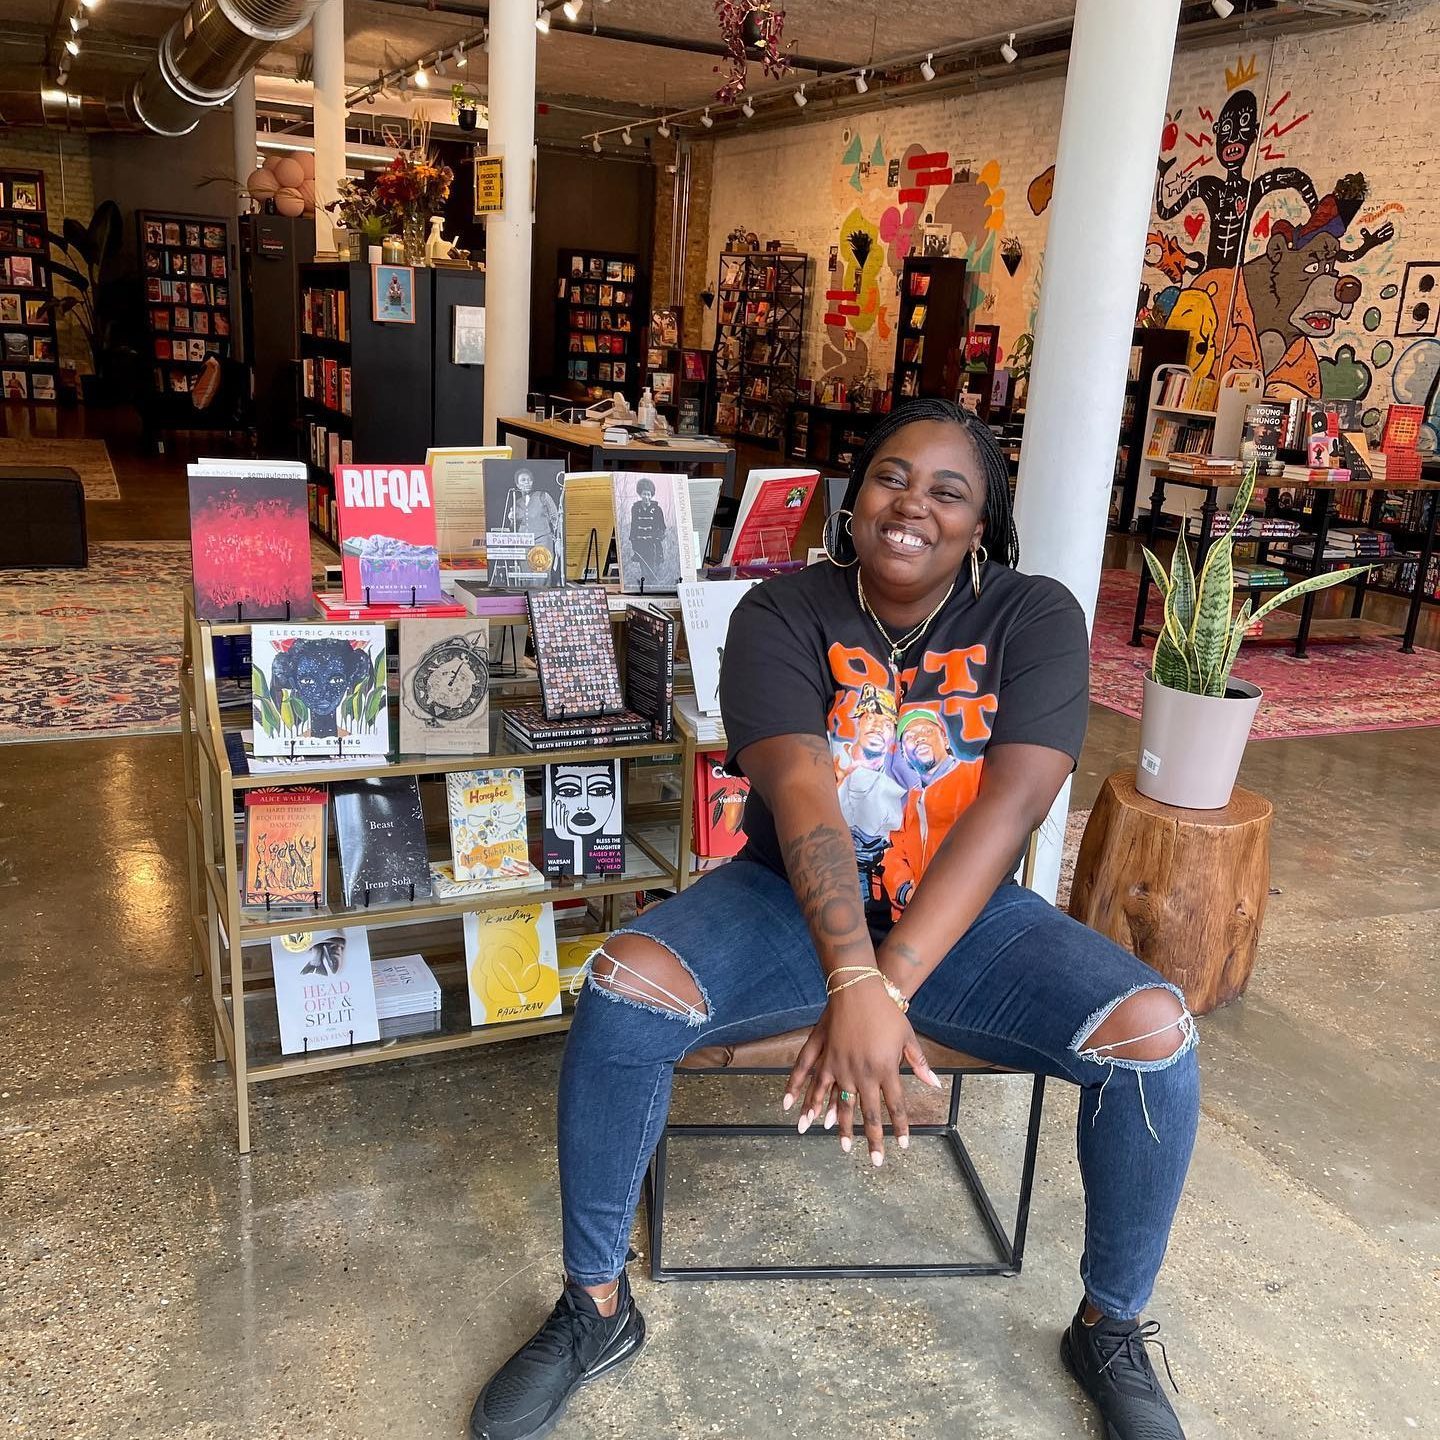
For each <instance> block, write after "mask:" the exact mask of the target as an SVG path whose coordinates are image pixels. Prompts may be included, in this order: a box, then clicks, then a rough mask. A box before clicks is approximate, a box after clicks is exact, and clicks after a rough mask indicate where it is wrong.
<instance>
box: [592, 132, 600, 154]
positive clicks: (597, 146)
mask: <svg viewBox="0 0 1440 1440" xmlns="http://www.w3.org/2000/svg"><path fill="white" fill-rule="evenodd" d="M590 148H591V149H592V150H593V151H594V152H595V153H596V154H597V155H598V154H599V153H600V149H601V146H600V137H599V136H598V135H596V136H595V137H594V139H592V140H591V141H590Z"/></svg>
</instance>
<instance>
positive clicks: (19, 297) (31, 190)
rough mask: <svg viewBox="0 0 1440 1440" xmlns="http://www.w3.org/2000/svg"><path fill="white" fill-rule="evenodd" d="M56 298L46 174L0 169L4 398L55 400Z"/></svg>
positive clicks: (0, 387)
mask: <svg viewBox="0 0 1440 1440" xmlns="http://www.w3.org/2000/svg"><path fill="white" fill-rule="evenodd" d="M17 200H18V201H19V202H20V203H19V204H18V205H17V204H16V203H15V202H16V201H17ZM54 299H55V290H54V274H53V272H52V270H51V268H50V228H49V221H48V218H47V211H46V209H45V176H44V173H43V172H42V171H39V170H28V169H23V168H13V169H11V168H7V169H0V367H3V370H0V399H4V400H27V401H37V402H39V403H40V404H46V405H53V404H54V403H55V400H56V391H57V382H58V377H59V373H60V351H59V337H58V335H57V334H56V327H55V313H54V308H53V302H54Z"/></svg>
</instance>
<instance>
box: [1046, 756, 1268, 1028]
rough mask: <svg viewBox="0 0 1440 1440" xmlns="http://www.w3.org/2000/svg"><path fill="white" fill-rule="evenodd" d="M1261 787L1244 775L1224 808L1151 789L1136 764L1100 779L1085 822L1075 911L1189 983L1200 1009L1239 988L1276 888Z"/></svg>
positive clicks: (1189, 994)
mask: <svg viewBox="0 0 1440 1440" xmlns="http://www.w3.org/2000/svg"><path fill="white" fill-rule="evenodd" d="M1272 815H1273V811H1272V810H1271V807H1270V802H1269V801H1268V800H1266V799H1264V797H1263V796H1260V795H1255V794H1252V793H1251V792H1250V791H1249V790H1242V789H1241V788H1240V787H1239V786H1238V785H1237V786H1236V787H1235V792H1234V794H1233V795H1232V796H1231V797H1230V803H1229V805H1227V806H1226V807H1225V808H1224V809H1223V810H1181V809H1179V808H1177V807H1176V806H1173V805H1162V804H1161V803H1160V802H1159V801H1158V800H1150V799H1147V798H1146V797H1145V796H1144V795H1141V794H1140V793H1139V791H1137V790H1136V788H1135V772H1134V771H1133V770H1117V771H1116V772H1115V774H1113V775H1112V776H1110V778H1109V779H1108V780H1106V782H1105V783H1104V785H1102V786H1101V788H1100V795H1099V797H1098V798H1097V799H1096V801H1095V808H1094V809H1093V810H1092V811H1091V812H1090V819H1089V821H1088V823H1087V824H1086V826H1085V838H1084V839H1083V840H1082V841H1081V842H1080V855H1079V858H1078V860H1077V861H1076V862H1075V881H1074V884H1073V885H1072V886H1071V889H1070V914H1071V916H1072V917H1073V918H1074V919H1076V920H1079V921H1080V922H1081V923H1082V924H1084V925H1088V926H1089V927H1090V928H1091V929H1092V930H1098V931H1099V932H1100V934H1102V935H1107V936H1109V938H1110V939H1112V940H1113V941H1115V943H1116V944H1117V945H1122V946H1124V948H1125V949H1127V950H1129V951H1130V952H1131V954H1133V955H1138V956H1139V957H1140V959H1142V960H1143V961H1145V963H1146V964H1147V965H1151V966H1153V967H1154V968H1155V969H1156V970H1158V971H1159V972H1160V974H1161V975H1163V976H1164V977H1165V978H1166V979H1167V980H1169V981H1170V982H1171V984H1173V985H1178V986H1179V987H1180V989H1181V990H1183V991H1184V992H1185V1003H1186V1004H1187V1005H1188V1006H1189V1007H1190V1012H1191V1014H1193V1015H1206V1014H1208V1013H1209V1012H1210V1011H1211V1010H1213V1009H1214V1008H1215V1007H1216V1006H1217V1005H1225V1004H1227V1003H1228V1002H1229V1001H1231V1000H1234V999H1235V998H1236V997H1237V996H1239V995H1240V994H1242V993H1243V992H1244V990H1245V986H1246V985H1247V984H1248V983H1249V980H1250V972H1251V971H1252V970H1253V969H1254V968H1255V951H1256V947H1257V946H1258V944H1259V941H1260V924H1261V921H1262V920H1264V918H1265V903H1266V900H1267V899H1268V897H1269V894H1270V821H1271V818H1272Z"/></svg>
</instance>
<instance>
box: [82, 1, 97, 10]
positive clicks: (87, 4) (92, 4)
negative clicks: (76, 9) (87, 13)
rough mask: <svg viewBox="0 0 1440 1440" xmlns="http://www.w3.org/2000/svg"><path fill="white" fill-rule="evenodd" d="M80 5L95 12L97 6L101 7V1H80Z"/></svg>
mask: <svg viewBox="0 0 1440 1440" xmlns="http://www.w3.org/2000/svg"><path fill="white" fill-rule="evenodd" d="M80 3H81V4H82V5H83V6H84V7H85V8H86V9H87V10H93V9H95V7H96V6H97V5H99V3H100V0H80Z"/></svg>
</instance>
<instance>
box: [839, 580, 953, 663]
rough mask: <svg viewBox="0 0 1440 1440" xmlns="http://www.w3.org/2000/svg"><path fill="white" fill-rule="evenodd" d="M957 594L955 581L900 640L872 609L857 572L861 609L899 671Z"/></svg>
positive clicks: (857, 594) (857, 587) (856, 587)
mask: <svg viewBox="0 0 1440 1440" xmlns="http://www.w3.org/2000/svg"><path fill="white" fill-rule="evenodd" d="M954 593H955V581H954V580H952V581H951V582H950V588H949V589H948V590H947V591H946V592H945V593H944V594H943V595H942V596H941V597H940V603H939V604H938V605H937V606H936V607H935V608H934V609H933V610H932V611H931V612H930V613H929V614H928V615H927V616H926V617H925V618H924V619H923V620H922V621H921V622H920V623H919V624H918V625H916V626H915V627H914V628H913V629H911V630H908V631H906V633H905V634H904V635H902V636H901V637H900V638H899V639H898V640H897V639H896V638H895V637H894V636H893V635H891V633H890V632H889V631H888V630H887V629H886V628H885V626H884V623H883V622H882V621H881V619H880V617H879V616H878V615H877V614H876V613H875V612H874V610H872V609H871V608H870V602H869V601H868V600H867V599H866V598H865V582H864V581H863V580H862V579H861V578H860V572H859V571H858V570H857V571H856V572H855V594H856V596H857V597H858V598H859V600H860V608H861V609H862V610H863V611H864V612H865V613H866V614H867V615H868V616H869V617H870V622H871V624H873V625H874V626H875V628H876V629H877V630H878V631H879V632H880V638H881V639H882V640H883V641H884V642H885V643H886V645H888V646H889V647H890V668H891V669H892V670H899V668H900V657H901V656H902V655H903V654H904V653H905V651H906V650H908V649H909V648H910V647H911V646H912V645H913V644H914V643H915V642H916V641H917V640H918V639H919V638H920V637H921V635H923V634H924V633H925V631H926V630H928V629H929V628H930V624H931V622H932V621H933V620H934V619H935V617H936V616H937V615H938V614H939V613H940V612H941V611H942V610H943V609H944V608H945V604H946V602H947V601H948V600H949V599H950V597H951V596H952V595H953V594H954Z"/></svg>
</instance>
